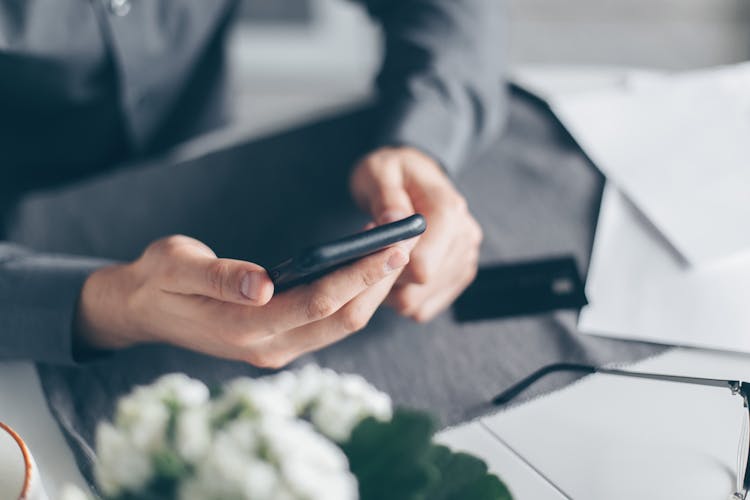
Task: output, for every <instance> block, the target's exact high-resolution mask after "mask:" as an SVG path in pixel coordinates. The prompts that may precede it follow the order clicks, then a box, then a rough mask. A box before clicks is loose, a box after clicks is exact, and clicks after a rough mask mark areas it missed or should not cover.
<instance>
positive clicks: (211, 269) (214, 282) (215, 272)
mask: <svg viewBox="0 0 750 500" xmlns="http://www.w3.org/2000/svg"><path fill="white" fill-rule="evenodd" d="M228 273H229V269H228V266H227V264H226V263H225V262H223V261H221V260H216V261H214V262H212V263H211V264H210V265H209V266H208V267H207V268H206V282H207V283H208V285H209V287H210V289H211V290H212V291H213V292H214V293H215V294H216V295H217V296H218V297H220V298H223V296H224V287H225V284H226V280H227V275H228Z"/></svg>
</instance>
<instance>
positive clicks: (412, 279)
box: [402, 193, 465, 284]
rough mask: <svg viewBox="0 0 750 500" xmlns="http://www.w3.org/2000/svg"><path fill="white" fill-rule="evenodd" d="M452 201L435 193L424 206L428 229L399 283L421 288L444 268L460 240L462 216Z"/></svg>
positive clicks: (444, 195) (447, 195)
mask: <svg viewBox="0 0 750 500" xmlns="http://www.w3.org/2000/svg"><path fill="white" fill-rule="evenodd" d="M452 199H453V195H452V194H449V193H444V194H438V193H434V195H433V197H431V198H430V199H429V200H428V201H426V202H425V209H424V215H425V217H426V218H427V229H426V230H425V232H424V233H423V234H422V236H421V237H420V239H419V241H418V242H417V244H416V246H415V247H414V250H412V252H411V261H410V263H409V266H408V267H407V268H406V269H405V270H404V272H403V273H402V282H408V283H418V284H424V283H428V282H429V281H430V280H432V279H433V278H434V277H435V276H436V275H437V274H438V273H439V272H440V270H441V268H442V266H444V265H445V263H446V255H447V254H448V252H450V250H451V247H452V246H453V245H454V243H455V241H456V240H457V239H460V238H461V237H462V236H463V232H462V231H461V226H462V224H463V220H462V219H463V217H464V216H465V214H464V213H463V212H461V207H460V202H455V201H452ZM461 199H462V198H461Z"/></svg>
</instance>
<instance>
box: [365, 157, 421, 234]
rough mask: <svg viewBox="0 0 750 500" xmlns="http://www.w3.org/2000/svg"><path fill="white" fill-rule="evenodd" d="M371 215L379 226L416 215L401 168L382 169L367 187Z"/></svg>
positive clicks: (368, 206) (366, 195)
mask: <svg viewBox="0 0 750 500" xmlns="http://www.w3.org/2000/svg"><path fill="white" fill-rule="evenodd" d="M365 197H366V199H367V208H368V209H369V211H370V215H371V216H372V218H373V220H374V221H375V222H376V223H377V224H387V223H389V222H394V221H397V220H400V219H403V218H405V217H408V216H410V215H413V214H414V206H413V205H412V202H411V197H410V196H409V193H408V192H407V191H406V187H405V184H404V178H403V174H402V171H401V169H400V168H381V169H379V170H378V173H377V174H376V175H373V176H372V177H371V178H370V179H369V182H368V183H367V185H366V186H365Z"/></svg>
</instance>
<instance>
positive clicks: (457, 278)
mask: <svg viewBox="0 0 750 500" xmlns="http://www.w3.org/2000/svg"><path fill="white" fill-rule="evenodd" d="M478 256H479V251H478V248H476V247H473V246H467V245H466V240H465V239H459V240H457V241H456V243H455V244H454V245H453V247H452V248H451V251H450V253H449V254H448V255H447V262H449V263H450V265H443V266H442V267H441V271H440V274H439V275H438V276H436V277H435V279H433V280H432V281H430V282H429V283H427V284H425V285H418V284H411V283H409V284H405V285H404V284H400V285H396V287H394V289H393V291H392V293H391V294H390V295H389V297H388V299H387V304H388V305H390V306H392V307H393V308H394V309H396V311H397V312H398V313H399V314H401V315H404V316H408V317H413V316H414V315H415V314H416V312H417V311H419V309H421V308H422V307H423V306H424V304H425V303H426V302H428V301H431V300H432V299H433V298H434V297H436V296H437V295H441V296H443V295H447V294H446V293H445V292H450V291H451V290H453V289H459V290H463V288H464V286H465V285H464V282H465V277H466V276H471V275H472V274H473V273H474V272H476V268H477V261H478Z"/></svg>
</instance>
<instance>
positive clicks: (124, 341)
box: [0, 0, 503, 367]
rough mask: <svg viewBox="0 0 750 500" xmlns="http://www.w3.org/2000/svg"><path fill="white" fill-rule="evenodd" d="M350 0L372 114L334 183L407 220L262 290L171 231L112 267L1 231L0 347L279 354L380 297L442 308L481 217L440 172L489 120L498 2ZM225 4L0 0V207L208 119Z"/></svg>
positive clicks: (358, 322)
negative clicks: (419, 220)
mask: <svg viewBox="0 0 750 500" xmlns="http://www.w3.org/2000/svg"><path fill="white" fill-rule="evenodd" d="M362 3H363V4H365V7H366V8H367V9H368V11H369V13H370V14H371V15H372V16H373V17H374V18H375V19H376V20H378V21H379V22H380V24H381V25H382V27H383V32H384V34H385V57H384V61H383V64H382V68H381V71H380V73H379V75H378V78H377V89H378V100H377V103H376V105H375V109H376V116H377V125H376V127H375V131H374V132H373V135H372V137H370V138H368V139H369V142H370V143H371V147H370V149H369V151H368V152H367V153H366V154H365V155H364V156H363V157H361V159H360V160H359V161H358V162H356V163H355V164H354V165H353V166H352V169H351V172H350V176H349V182H348V185H349V189H350V191H351V194H352V196H353V198H354V199H355V201H356V202H357V204H358V205H359V207H360V208H361V209H363V210H364V211H365V212H366V213H367V214H368V215H369V217H370V218H371V219H372V221H373V223H374V224H382V223H386V222H389V221H393V220H397V219H400V218H402V217H405V216H408V215H410V214H412V213H414V212H420V213H422V214H424V215H425V216H426V218H427V221H428V229H427V231H426V232H425V234H424V235H423V236H421V237H420V238H419V239H418V240H416V241H410V242H407V243H405V244H402V245H397V246H395V247H392V248H389V249H386V250H383V251H381V252H378V253H376V254H374V255H371V256H369V257H367V258H364V259H362V260H360V261H358V262H356V263H354V264H351V265H349V266H346V267H343V268H341V269H339V270H337V271H335V272H334V273H332V274H330V275H328V276H325V277H323V278H321V279H319V280H317V281H315V282H313V283H311V284H310V285H305V286H299V287H295V288H293V289H291V290H288V291H285V292H282V293H274V290H273V284H272V282H271V281H270V279H269V277H268V275H267V273H266V272H265V269H264V268H263V267H261V266H260V265H258V264H255V263H252V262H246V261H241V260H233V259H228V258H221V257H220V256H217V255H216V254H215V253H214V251H213V250H212V249H211V248H210V247H209V246H207V245H206V244H204V243H202V242H201V241H198V240H196V239H193V238H191V237H188V236H182V235H172V236H165V237H164V238H161V239H158V240H157V241H154V242H153V243H152V244H150V245H148V247H147V248H145V250H144V251H143V253H142V255H141V256H140V257H139V258H137V259H135V260H133V261H131V262H124V263H114V264H113V263H109V262H103V261H101V260H98V259H95V258H85V257H78V256H72V255H56V254H48V253H41V252H35V251H34V250H33V249H31V248H26V247H22V246H19V245H16V244H14V243H13V242H12V241H6V242H3V243H0V359H31V360H36V361H43V362H47V363H54V364H66V363H75V362H79V361H81V360H84V359H86V358H87V357H88V356H91V355H95V354H96V353H97V352H98V351H107V350H113V349H121V348H126V347H130V346H134V345H138V344H144V343H154V342H159V343H168V344H172V345H175V346H179V347H184V348H187V349H191V350H195V351H198V352H201V353H205V354H209V355H213V356H218V357H223V358H228V359H235V360H241V361H245V362H248V363H250V364H253V365H255V366H259V367H280V366H283V365H285V364H286V363H288V362H290V361H291V360H293V359H295V358H296V357H298V356H300V355H302V354H303V353H306V352H309V351H311V350H316V349H320V348H322V347H324V346H326V345H329V344H331V343H333V342H336V341H338V340H340V339H342V338H344V337H346V336H347V335H349V334H351V333H352V332H355V331H357V330H359V329H361V328H363V327H364V325H365V324H366V323H367V321H368V320H369V318H370V317H371V316H372V314H373V313H374V311H375V310H376V309H377V308H378V307H379V306H380V305H381V304H382V303H384V302H385V303H387V304H389V305H391V306H392V307H394V308H395V309H396V310H397V311H398V312H399V313H400V314H402V315H404V316H407V317H410V318H413V319H414V320H417V321H429V320H430V319H431V318H433V317H434V316H435V315H436V314H438V313H439V312H440V311H442V310H444V309H445V308H446V307H447V306H448V305H449V304H450V303H451V302H452V301H453V300H454V299H455V298H456V297H457V296H458V295H459V294H460V292H461V291H463V289H464V288H465V287H466V286H467V285H468V284H469V283H470V281H471V280H472V279H473V276H474V274H475V273H476V270H477V259H478V254H479V246H480V243H481V240H482V231H481V228H480V227H479V225H478V223H477V222H476V220H475V219H474V217H473V216H472V214H471V212H470V211H469V209H468V207H467V203H466V200H465V199H464V197H463V196H462V195H461V193H460V192H459V191H458V189H457V188H456V187H455V184H454V178H455V176H456V175H458V173H459V172H460V171H461V169H462V168H463V167H464V166H465V164H466V163H467V160H468V159H469V158H470V156H471V155H472V154H475V153H476V152H477V151H480V150H481V149H482V148H483V147H484V146H486V145H488V144H489V143H490V142H491V141H492V140H493V138H494V137H495V136H496V135H497V133H498V131H499V129H500V127H501V124H502V121H503V92H502V91H501V80H502V76H503V75H502V71H503V68H502V62H503V58H502V57H501V54H500V53H499V48H500V46H501V39H502V37H503V31H502V29H501V28H502V27H501V14H502V13H501V4H500V2H499V1H498V0H409V1H407V0H366V1H363V2H362ZM235 10H236V2H232V1H211V2H190V1H187V0H164V1H150V2H145V1H144V2H140V1H137V0H109V1H106V2H100V1H98V0H93V1H91V2H84V1H82V0H36V1H33V2H14V1H11V0H3V1H2V2H0V151H2V153H1V154H2V161H1V162H0V173H1V174H2V176H3V182H2V187H0V196H2V200H3V202H4V206H5V210H4V212H5V216H6V217H7V216H9V215H8V214H11V213H12V210H11V208H12V207H13V205H14V202H15V200H17V199H19V198H21V197H23V196H24V195H25V194H26V193H28V192H30V191H31V190H37V189H40V188H44V187H48V186H56V185H60V183H70V182H73V181H75V180H78V179H81V178H83V177H86V176H90V175H92V174H94V173H101V172H104V171H105V170H106V169H108V168H111V167H112V166H113V165H119V164H122V163H123V162H124V161H127V160H130V159H133V158H140V157H145V156H148V155H152V154H155V153H157V152H159V151H162V150H164V149H166V148H169V147H170V146H172V145H174V144H176V143H178V142H180V141H183V140H185V139H187V138H189V137H192V136H194V135H196V134H198V133H201V132H204V131H206V130H210V129H211V128H215V127H218V126H220V125H221V124H222V123H223V120H224V115H223V113H222V109H224V107H225V106H224V105H225V104H226V94H225V92H223V88H224V85H223V84H224V81H223V71H222V68H223V58H222V47H223V42H224V35H225V33H226V31H227V29H228V26H229V25H230V19H231V18H232V16H233V14H234V12H235ZM207 175H208V174H207ZM123 210H126V208H123ZM280 257H282V256H280Z"/></svg>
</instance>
